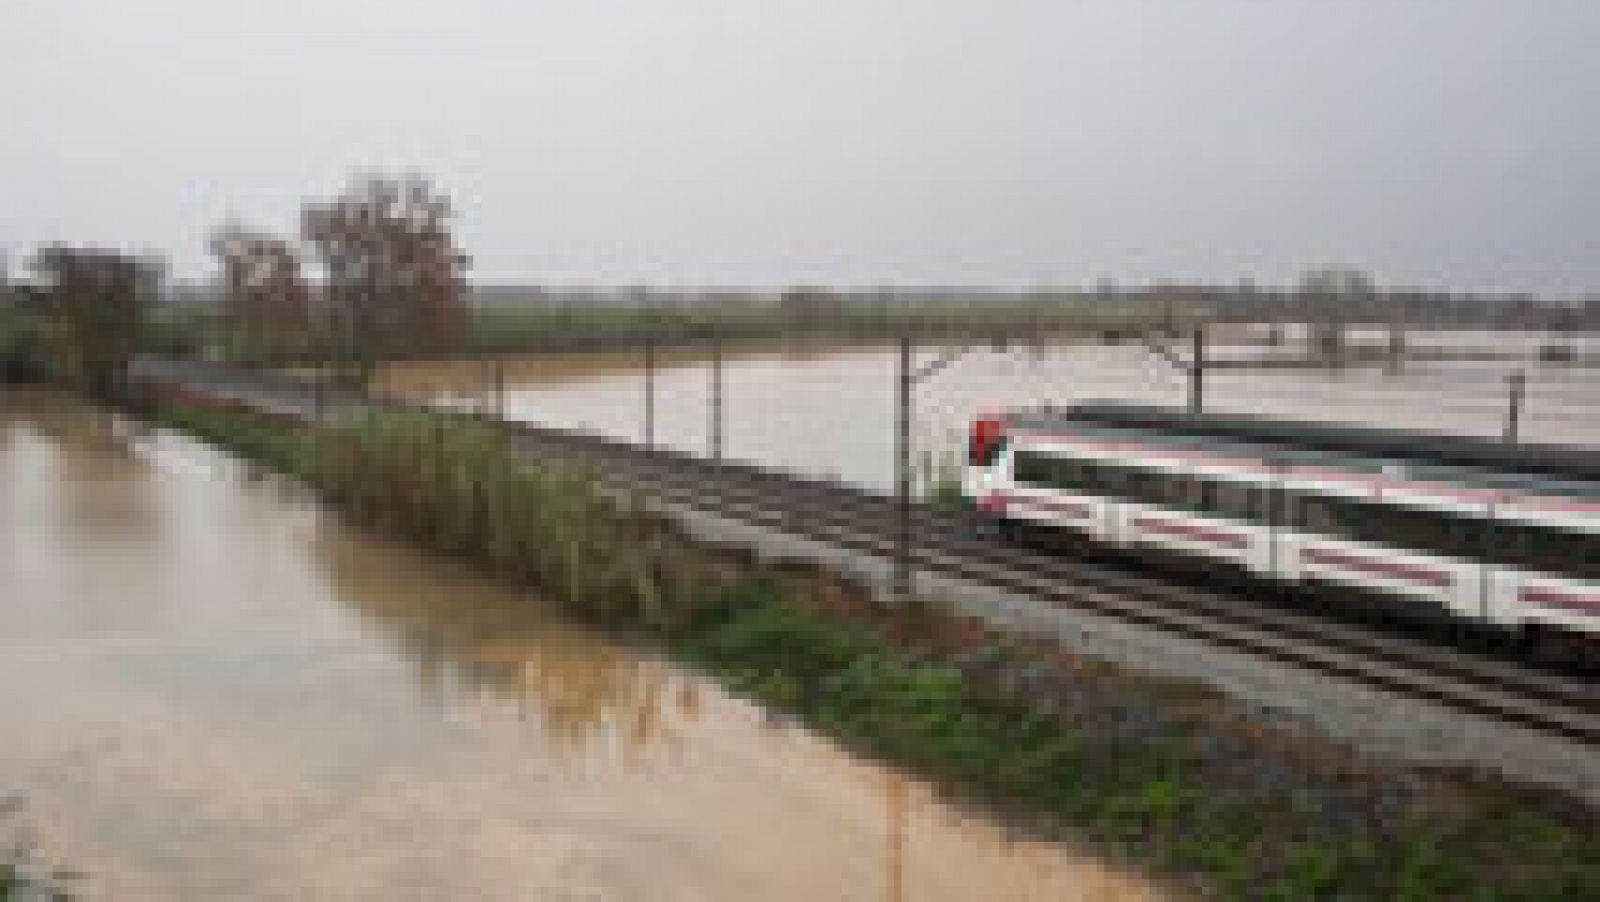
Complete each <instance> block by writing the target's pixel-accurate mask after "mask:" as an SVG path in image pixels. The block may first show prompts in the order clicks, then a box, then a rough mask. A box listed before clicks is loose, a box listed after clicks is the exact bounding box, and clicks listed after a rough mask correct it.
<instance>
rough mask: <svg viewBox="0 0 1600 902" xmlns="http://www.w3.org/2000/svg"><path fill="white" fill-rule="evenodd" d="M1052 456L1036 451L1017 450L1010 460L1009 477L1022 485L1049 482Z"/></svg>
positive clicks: (1038, 484) (1048, 483)
mask: <svg viewBox="0 0 1600 902" xmlns="http://www.w3.org/2000/svg"><path fill="white" fill-rule="evenodd" d="M1053 462H1054V461H1053V458H1051V457H1049V456H1048V455H1044V454H1040V453H1038V452H1036V451H1018V452H1017V453H1016V455H1015V456H1014V457H1013V458H1012V461H1011V478H1012V479H1014V480H1016V481H1017V482H1020V483H1022V484H1024V485H1037V486H1048V485H1050V484H1051V472H1052V470H1053V467H1052V466H1051V464H1052V463H1053Z"/></svg>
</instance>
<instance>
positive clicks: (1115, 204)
mask: <svg viewBox="0 0 1600 902" xmlns="http://www.w3.org/2000/svg"><path fill="white" fill-rule="evenodd" d="M1597 38H1600V2H1597V0H1147V2H1139V0H970V2H957V0H805V2H801V0H795V2H786V0H671V2H668V0H559V2H552V0H430V2H424V0H273V2H267V3H242V2H226V0H138V2H132V0H0V86H3V90H4V95H5V101H4V102H5V108H6V110H7V115H6V116H5V119H4V127H3V128H0V179H3V181H0V186H3V188H4V191H3V194H0V246H4V247H6V248H7V249H9V250H10V252H11V254H12V257H13V259H16V258H17V256H18V255H19V254H22V253H24V252H26V250H27V249H29V248H31V247H32V246H33V245H34V244H35V243H36V242H38V241H42V240H50V239H60V240H69V241H85V242H102V243H111V244H115V245H123V246H134V247H142V248H148V249H154V250H159V251H161V252H163V253H166V254H167V255H169V257H170V259H171V260H172V261H173V265H174V269H175V270H176V271H177V272H178V273H179V274H180V275H184V276H193V275H199V274H203V273H204V272H205V271H206V269H207V267H208V261H207V259H206V256H205V235H206V232H207V230H208V229H209V228H210V227H211V226H212V225H214V224H215V223H216V222H217V221H218V220H220V219H222V218H223V217H225V216H227V215H229V214H233V215H237V216H240V217H243V218H245V219H247V220H251V221H253V222H256V223H259V224H260V225H263V226H266V227H269V228H274V229H280V230H292V229H293V228H294V227H295V214H296V210H297V208H298V205H299V203H300V201H301V200H302V199H303V198H305V197H307V196H319V195H326V194H328V193H331V192H333V191H335V190H337V188H338V187H339V185H340V183H341V182H342V181H343V180H344V178H345V176H346V175H347V174H348V173H349V172H350V171H352V170H353V169H357V168H393V169H416V170H421V171H423V172H426V173H429V174H431V175H433V176H434V177H435V179H436V180H437V181H438V183H439V184H440V185H441V186H442V187H444V188H445V189H447V190H448V191H449V192H450V193H451V194H452V195H453V196H454V197H455V199H456V202H457V206H458V208H459V213H460V219H459V221H460V231H461V235H462V239H463V243H464V244H465V246H466V249H467V251H468V252H469V253H470V254H471V255H472V256H473V259H474V265H473V271H474V274H475V275H476V276H477V277H479V278H485V279H494V280H511V279H515V280H538V281H556V282H604V283H624V282H633V281H648V282H675V283H691V284H703V283H759V284H778V283H796V282H822V283H933V282H944V283H949V282H954V283H964V284H975V283H998V284H1021V285H1026V284H1034V283H1040V282H1060V283H1087V282H1093V281H1096V280H1098V279H1101V278H1114V279H1118V280H1123V281H1143V280H1148V279H1155V278H1204V279H1221V280H1234V279H1238V278H1244V277H1251V278H1255V279H1257V280H1258V281H1263V282H1271V281H1280V280H1286V279H1290V278H1292V277H1293V276H1294V275H1295V274H1296V273H1297V272H1298V271H1300V270H1301V269H1304V268H1306V267H1312V266H1317V265H1323V264H1345V265H1355V266H1361V267H1365V268H1367V269H1369V270H1371V271H1372V272H1373V273H1374V274H1375V275H1376V276H1377V277H1378V278H1379V279H1380V280H1382V281H1386V282H1391V283H1406V284H1423V285H1435V286H1442V287H1456V288H1480V289H1528V290H1536V291H1542V292H1561V293H1568V292H1579V291H1589V290H1600V115H1597V113H1600V53H1597V47H1600V42H1597Z"/></svg>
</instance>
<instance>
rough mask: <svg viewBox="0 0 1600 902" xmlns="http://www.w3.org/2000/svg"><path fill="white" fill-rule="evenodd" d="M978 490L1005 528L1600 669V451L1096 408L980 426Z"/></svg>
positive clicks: (971, 498) (971, 486) (976, 431)
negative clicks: (1205, 565)
mask: <svg viewBox="0 0 1600 902" xmlns="http://www.w3.org/2000/svg"><path fill="white" fill-rule="evenodd" d="M962 490H963V493H964V495H965V497H966V498H967V500H968V502H969V503H970V504H972V506H973V507H974V508H976V509H977V510H978V511H980V512H982V513H983V514H985V515H987V516H988V517H990V518H992V519H993V520H994V521H995V522H996V524H997V525H1000V526H1002V527H1010V526H1017V527H1022V526H1024V525H1026V526H1028V527H1031V528H1032V529H1033V530H1035V531H1037V530H1040V529H1042V530H1044V531H1046V532H1048V533H1049V534H1051V535H1061V536H1068V535H1070V536H1073V537H1075V538H1078V539H1085V540H1089V541H1094V542H1098V543H1102V544H1104V545H1107V546H1111V547H1116V548H1119V549H1122V550H1123V551H1124V552H1129V553H1133V554H1136V555H1137V556H1138V557H1140V558H1142V559H1145V560H1146V561H1147V562H1151V563H1155V562H1157V561H1156V558H1159V559H1160V560H1162V561H1165V560H1169V559H1171V560H1174V561H1178V562H1181V560H1188V561H1191V562H1192V561H1193V560H1194V559H1195V558H1202V559H1205V560H1207V561H1209V562H1211V566H1214V565H1215V564H1223V565H1226V568H1227V569H1228V570H1231V571H1242V572H1244V573H1247V574H1250V575H1252V576H1253V578H1255V579H1258V580H1263V581H1271V582H1277V583H1281V584H1288V585H1293V586H1297V587H1299V588H1300V589H1302V590H1305V591H1314V592H1316V593H1318V594H1323V595H1326V594H1330V592H1331V595H1332V599H1333V600H1335V601H1337V600H1338V599H1341V598H1342V599H1346V600H1348V601H1350V602H1357V601H1360V602H1362V607H1363V608H1365V609H1372V607H1373V604H1369V602H1370V603H1375V605H1376V608H1377V610H1380V611H1382V612H1383V613H1384V615H1385V617H1388V616H1389V615H1391V614H1392V615H1395V616H1398V617H1403V618H1405V619H1415V616H1416V615H1418V614H1420V615H1421V616H1422V617H1423V618H1425V619H1427V620H1429V621H1439V620H1442V621H1443V622H1446V623H1448V624H1451V625H1452V628H1453V627H1454V625H1459V624H1471V625H1473V626H1475V627H1477V628H1480V629H1490V630H1495V631H1499V632H1501V633H1509V634H1515V635H1518V636H1520V637H1522V638H1523V639H1526V640H1531V641H1530V642H1528V643H1526V644H1528V645H1531V646H1532V647H1533V648H1534V649H1537V650H1539V651H1540V652H1541V653H1543V652H1544V651H1545V650H1557V651H1559V652H1560V654H1561V656H1562V657H1566V658H1571V657H1573V656H1574V655H1576V656H1577V657H1579V658H1581V659H1582V661H1583V662H1584V663H1586V664H1589V665H1600V465H1597V463H1596V461H1595V455H1594V454H1593V453H1592V451H1589V450H1586V449H1580V448H1564V447H1558V446H1544V447H1514V446H1507V445H1505V444H1503V443H1497V442H1487V441H1483V440H1477V439H1466V438H1455V437H1449V436H1438V435H1429V434H1424V433H1414V432H1403V431H1399V430H1384V429H1374V428H1365V427H1348V426H1336V425H1330V424H1323V423H1310V422H1295V421H1287V420H1269V419H1266V418H1258V417H1239V416H1221V415H1209V414H1199V415H1189V414H1184V413H1180V412H1175V411H1166V410H1162V409H1159V408H1149V407H1139V406H1135V405H1122V404H1102V403H1097V404H1087V405H1078V406H1074V407H1070V408H1062V409H1057V408H1048V409H1041V410H1034V411H1015V412H1009V413H1003V414H997V415H990V416H984V417H980V418H979V419H977V420H976V421H974V422H973V424H972V430H971V434H970V436H969V446H968V449H967V466H966V469H965V474H964V478H963V483H962ZM1180 559H1181V560H1180Z"/></svg>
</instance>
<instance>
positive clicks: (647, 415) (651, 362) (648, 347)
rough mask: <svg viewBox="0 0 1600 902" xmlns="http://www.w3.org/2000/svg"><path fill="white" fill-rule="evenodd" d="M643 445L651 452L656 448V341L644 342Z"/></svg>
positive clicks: (652, 338)
mask: <svg viewBox="0 0 1600 902" xmlns="http://www.w3.org/2000/svg"><path fill="white" fill-rule="evenodd" d="M644 444H645V447H646V448H649V449H651V450H654V449H655V446H656V340H655V336H649V337H647V338H645V340H644Z"/></svg>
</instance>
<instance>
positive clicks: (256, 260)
mask: <svg viewBox="0 0 1600 902" xmlns="http://www.w3.org/2000/svg"><path fill="white" fill-rule="evenodd" d="M211 253H212V254H213V255H214V256H216V258H217V260H218V263H219V264H220V266H221V269H222V281H223V289H224V298H225V301H226V303H227V307H228V312H229V318H230V319H231V320H232V322H233V325H234V327H235V329H236V335H237V337H238V339H239V341H240V343H241V345H242V346H241V347H239V348H237V350H238V351H239V352H240V353H242V354H243V355H244V356H245V357H246V358H248V359H260V358H262V357H266V356H271V355H272V354H273V353H274V352H283V351H289V350H294V349H298V348H303V347H304V342H305V339H306V336H307V333H308V330H309V325H310V320H309V317H308V315H307V299H308V292H307V290H306V283H305V279H304V277H303V276H302V275H301V271H300V255H299V252H298V251H297V249H296V247H295V245H294V243H293V242H290V241H288V240H285V239H283V238H279V237H277V236H275V235H271V234H268V233H266V232H262V231H258V230H256V229H252V228H250V227H248V226H245V225H243V224H241V223H238V222H227V223H224V224H223V225H222V226H220V227H218V228H217V230H216V231H215V232H213V233H212V236H211Z"/></svg>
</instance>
